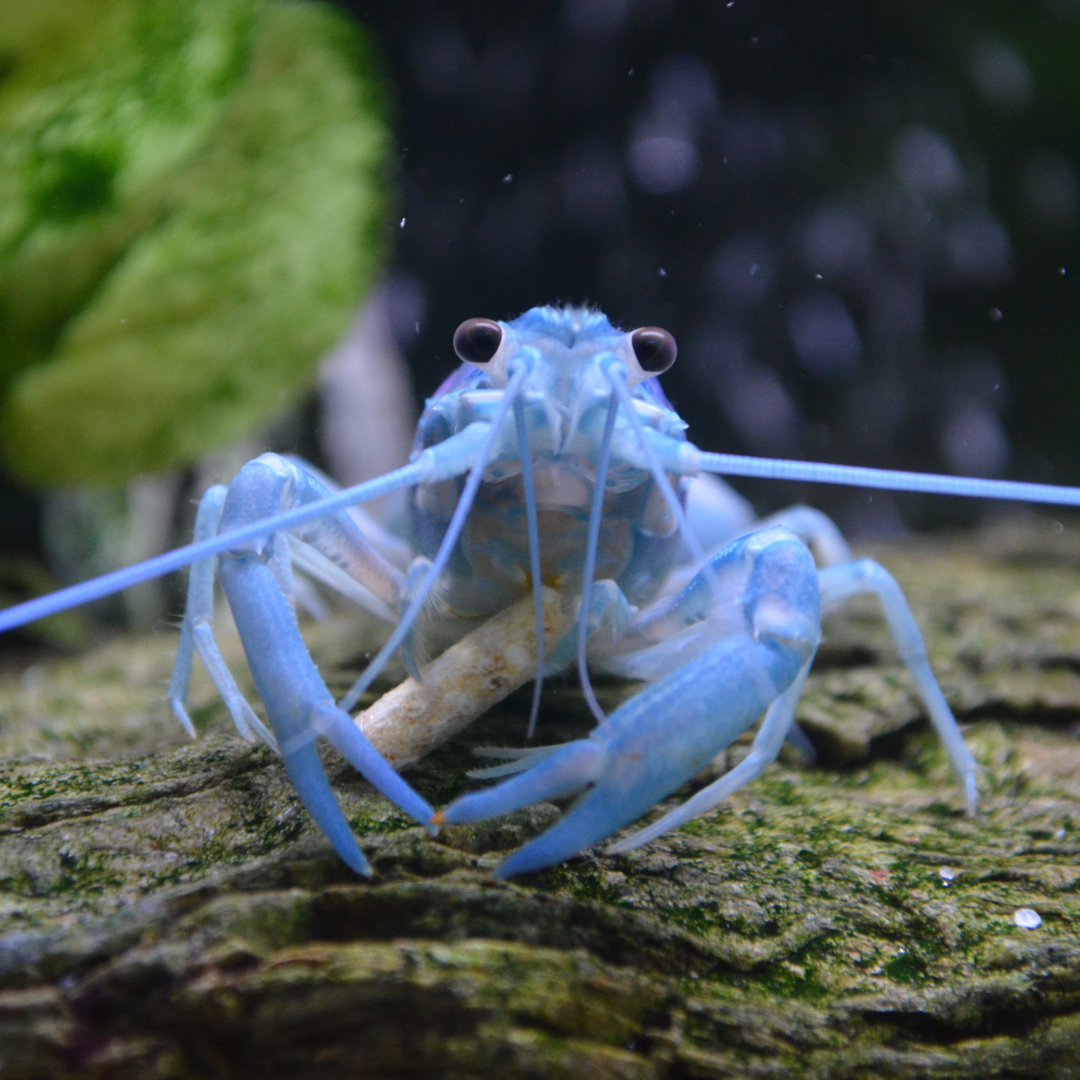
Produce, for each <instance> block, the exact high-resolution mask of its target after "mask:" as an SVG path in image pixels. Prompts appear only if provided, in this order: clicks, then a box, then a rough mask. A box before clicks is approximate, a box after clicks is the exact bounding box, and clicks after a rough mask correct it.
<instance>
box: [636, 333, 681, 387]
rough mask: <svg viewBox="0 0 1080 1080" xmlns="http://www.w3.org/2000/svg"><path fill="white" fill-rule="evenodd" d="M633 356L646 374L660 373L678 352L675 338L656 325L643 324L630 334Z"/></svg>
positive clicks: (671, 362) (667, 366)
mask: <svg viewBox="0 0 1080 1080" xmlns="http://www.w3.org/2000/svg"><path fill="white" fill-rule="evenodd" d="M630 343H631V344H632V345H633V347H634V356H636V357H637V362H638V363H639V364H640V365H641V370H642V371H644V372H645V373H646V374H647V375H662V374H663V373H664V372H665V371H667V369H668V368H669V367H671V365H672V364H674V363H675V357H676V356H677V355H678V353H679V349H678V346H677V345H676V344H675V339H674V338H673V337H672V336H671V335H670V334H669V333H668V332H667V331H666V330H661V329H660V327H658V326H643V327H642V328H641V329H640V330H635V331H634V332H633V334H631V335H630Z"/></svg>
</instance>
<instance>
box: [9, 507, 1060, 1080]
mask: <svg viewBox="0 0 1080 1080" xmlns="http://www.w3.org/2000/svg"><path fill="white" fill-rule="evenodd" d="M874 554H877V555H878V557H879V558H881V560H882V561H883V562H884V563H885V564H886V565H887V566H888V567H889V568H890V569H892V570H893V572H894V573H895V574H896V576H897V577H898V579H899V580H900V581H901V584H902V585H904V587H905V588H906V590H907V591H908V595H909V596H910V597H911V601H912V606H913V608H914V610H915V613H916V616H917V618H918V619H919V622H920V624H921V625H922V626H923V627H924V629H925V631H926V634H927V641H928V646H929V650H930V654H931V657H932V659H933V661H934V663H935V666H936V667H937V669H938V671H939V672H940V673H941V677H942V684H943V686H944V688H945V691H946V694H947V696H948V697H949V699H950V701H951V703H952V704H953V706H954V708H955V709H956V710H957V712H958V715H959V717H960V720H961V722H962V724H963V725H964V727H965V733H966V737H967V739H968V742H969V745H970V746H971V748H972V750H973V752H974V753H975V755H976V757H977V759H978V760H979V762H980V764H981V765H982V767H983V774H982V779H981V785H982V797H983V810H982V812H981V813H980V815H979V816H978V817H977V818H974V819H970V818H967V817H965V816H964V814H963V812H962V809H961V805H962V802H961V798H960V793H959V791H958V787H957V784H956V782H955V780H954V778H953V777H952V776H951V775H950V773H949V769H948V764H947V761H946V760H945V757H944V754H943V753H942V751H941V749H940V747H939V746H938V744H937V742H936V741H935V739H934V737H933V735H932V733H931V732H930V731H929V730H928V728H927V726H926V724H925V722H924V721H923V719H922V717H921V713H920V709H919V707H918V704H917V702H916V700H915V699H914V697H913V691H912V689H911V684H910V681H909V680H908V678H907V676H906V675H905V674H904V673H903V671H902V669H901V668H900V667H899V666H898V665H897V664H896V654H895V650H894V649H893V648H892V646H891V645H890V644H889V641H888V638H887V635H886V633H885V631H884V629H883V626H882V624H881V622H880V620H879V618H878V617H877V616H876V614H875V613H874V611H873V606H872V605H866V606H865V607H862V606H860V607H859V608H857V609H852V610H851V612H850V613H848V614H846V615H843V616H839V617H836V618H833V619H831V620H830V621H829V622H828V623H827V624H826V633H827V637H828V641H827V645H826V647H825V648H824V649H823V653H822V658H821V664H820V665H819V668H818V670H817V672H816V673H815V674H814V676H813V677H812V680H811V685H810V687H809V689H808V692H807V695H806V698H805V701H804V703H803V705H802V706H801V708H800V713H799V715H800V719H801V721H802V723H803V725H804V727H805V729H806V730H807V731H808V732H809V734H810V735H811V737H812V739H813V740H814V742H815V744H816V745H817V747H818V749H819V752H820V754H821V761H820V763H819V764H818V765H817V766H815V767H813V768H807V767H804V766H801V765H800V764H799V763H797V762H796V761H795V760H794V758H790V759H788V758H787V757H785V759H784V760H783V761H781V762H780V763H778V764H777V765H775V766H774V767H772V768H771V769H770V770H769V771H768V773H767V774H766V776H765V777H764V778H762V779H761V780H760V781H758V782H756V783H754V784H752V785H750V786H749V787H748V788H745V789H744V790H742V791H741V792H739V793H737V794H736V795H735V796H734V797H733V798H731V799H730V800H728V802H727V803H725V804H724V806H723V807H722V808H721V809H720V810H719V811H718V812H716V813H714V814H711V815H708V816H706V817H704V818H701V819H698V820H697V821H695V822H694V823H692V824H691V825H689V826H687V827H685V828H683V829H682V830H680V831H678V832H676V833H674V834H671V835H669V836H666V837H664V838H662V839H661V840H660V841H657V842H655V843H653V844H651V845H649V846H648V847H646V848H644V849H641V850H639V851H636V852H634V853H632V854H630V855H628V856H622V857H615V858H608V857H604V856H603V855H602V854H601V853H600V851H599V850H594V851H592V852H588V853H586V854H585V855H583V856H582V857H580V858H578V859H575V860H572V861H570V862H568V863H566V864H564V865H562V866H559V867H556V868H554V869H552V870H549V871H547V872H545V873H542V874H538V875H534V876H532V877H528V878H524V879H521V880H518V881H515V882H512V883H496V882H494V881H493V879H492V878H491V876H490V871H491V870H492V868H493V867H494V866H495V865H496V864H497V862H498V860H499V859H500V858H501V857H502V855H503V854H504V853H505V852H506V851H508V850H510V849H512V848H513V847H514V846H516V845H517V844H519V843H521V842H522V841H523V840H524V839H525V838H527V837H529V836H531V835H534V834H536V833H537V832H539V831H540V830H542V829H543V828H546V827H547V826H548V825H549V824H550V823H551V822H553V821H554V820H555V819H556V818H557V816H558V814H559V810H558V809H557V808H556V807H553V806H549V805H541V806H538V807H536V808H534V809H532V810H531V811H529V812H526V813H521V814H518V815H513V816H511V817H509V818H506V819H501V820H497V821H494V822H489V823H486V824H484V825H481V826H477V827H475V828H464V827H462V828H455V829H447V830H445V831H444V833H443V835H442V836H441V837H440V838H439V839H438V840H437V841H436V840H431V839H429V838H428V837H427V836H426V834H424V833H423V832H422V831H421V830H420V829H418V828H416V827H414V826H413V825H412V824H411V823H410V822H409V821H408V820H407V819H405V818H404V817H402V815H400V814H399V813H397V812H396V811H395V810H394V809H392V808H391V807H390V806H389V804H388V803H386V802H385V801H384V800H383V799H381V798H379V797H377V796H375V795H374V794H373V793H372V791H371V789H370V788H368V787H367V785H366V784H365V783H364V782H363V781H361V780H359V779H358V777H357V776H356V775H355V773H353V772H352V770H351V769H349V768H348V767H347V766H345V765H344V764H343V763H342V762H341V761H340V760H339V759H337V758H335V757H334V756H333V755H331V754H327V755H326V757H325V760H326V763H327V766H328V771H329V773H330V776H331V780H332V782H333V784H334V787H335V790H336V792H337V794H338V796H339V798H340V800H341V803H342V805H343V807H344V809H345V813H346V815H347V817H348V818H349V820H350V822H351V823H352V825H353V828H354V829H355V830H356V832H357V834H358V835H359V836H360V837H361V843H362V846H363V847H364V848H365V850H366V851H367V853H368V855H369V857H370V858H371V860H372V863H373V865H374V867H375V871H376V874H375V878H374V880H373V881H372V882H365V881H358V880H356V879H355V878H353V877H352V876H351V875H350V874H349V872H348V871H347V870H346V869H345V868H344V866H343V865H342V864H341V863H340V862H339V861H338V860H337V859H336V858H335V856H334V855H333V853H332V852H331V851H330V849H329V847H328V845H327V844H326V842H325V841H324V840H323V839H322V838H321V837H320V836H319V834H318V833H317V832H316V830H315V829H314V828H313V826H312V825H311V823H310V821H309V820H308V818H307V817H306V815H305V814H304V812H303V811H302V810H301V808H300V807H299V805H298V803H297V800H296V799H295V797H294V795H293V793H292V791H291V789H290V788H289V786H288V784H287V783H286V781H285V778H284V775H283V772H282V769H281V767H280V764H279V763H278V761H277V760H276V759H275V758H274V757H273V756H272V755H271V754H270V753H269V752H268V751H266V750H264V749H261V748H250V747H248V746H246V745H245V744H243V743H241V742H239V741H238V740H237V739H236V738H235V736H234V735H232V734H231V733H230V730H229V727H228V723H227V717H226V714H225V710H224V708H223V707H222V706H221V705H220V704H219V703H218V702H217V701H216V700H215V698H214V695H213V694H212V692H211V690H210V688H209V687H208V686H207V685H206V684H205V682H203V683H199V684H198V685H197V686H196V687H195V689H194V691H193V695H192V704H193V710H194V714H195V716H196V720H197V722H198V724H199V726H200V728H201V729H202V737H201V738H200V740H199V741H198V742H197V743H195V744H187V743H184V742H183V739H182V736H181V735H180V733H178V732H177V731H176V730H175V729H174V726H173V722H172V721H171V720H170V719H169V717H168V716H167V714H166V709H165V707H164V702H163V701H162V700H161V695H162V693H163V680H164V679H165V678H166V677H167V673H168V669H169V665H170V661H171V651H172V647H173V637H172V635H171V634H169V633H166V632H162V633H159V634H156V635H153V636H151V637H148V638H138V639H136V638H124V639H117V640H114V641H110V642H107V643H103V644H102V645H100V646H99V647H98V648H97V649H96V650H94V651H92V652H90V653H87V654H85V655H83V656H81V657H78V658H75V659H70V658H69V659H54V660H47V661H41V662H39V663H38V664H37V665H35V666H34V667H32V668H31V669H30V670H29V671H28V672H25V673H23V674H22V675H21V676H20V675H19V674H17V673H12V674H9V675H5V676H3V677H0V716H2V720H0V750H2V752H3V753H4V754H5V755H6V757H5V759H4V762H3V767H2V770H0V890H2V891H0V1077H3V1078H5V1080H7V1078H9V1077H20V1078H21V1077H38V1076H42V1077H44V1076H50V1077H57V1076H59V1077H62V1076H68V1075H70V1076H76V1075H77V1076H102V1077H105V1076H108V1077H133V1078H135V1077H138V1078H142V1077H165V1076H168V1077H172V1076H177V1077H186V1076H221V1077H230V1076H237V1077H239V1076H259V1077H265V1078H270V1077H286V1076H288V1077H292V1076H320V1077H338V1076H341V1077H363V1076H373V1077H374V1076H377V1077H384V1076H385V1077H392V1076H425V1077H428V1076H431V1077H481V1076H484V1077H487V1076H491V1075H499V1076H501V1077H562V1076H566V1077H579V1076H588V1077H618V1078H628V1077H634V1078H636V1077H642V1078H645V1077H649V1078H653V1077H656V1078H661V1077H665V1078H667V1077H670V1078H680V1080H681V1078H685V1077H725V1078H726V1077H762V1078H766V1077H767V1078H779V1077H821V1078H826V1077H828V1078H833V1077H836V1078H839V1077H845V1078H846V1077H852V1078H855V1077H858V1078H860V1080H862V1078H867V1077H905V1078H909V1077H928V1078H929V1077H969V1076H980V1077H985V1078H990V1077H1010V1078H1012V1077H1028V1076H1030V1077H1056V1078H1066V1077H1076V1076H1080V739H1078V737H1077V728H1076V725H1077V721H1078V718H1080V674H1078V673H1077V670H1076V669H1077V664H1076V656H1077V646H1078V645H1080V618H1078V616H1080V530H1078V529H1073V528H1067V529H1065V530H1064V532H1061V533H1058V532H1055V531H1054V529H1053V527H1052V526H1049V525H1048V526H1046V527H1043V526H1038V525H1036V526H1020V527H1015V528H1011V529H999V530H997V531H996V532H994V533H991V534H982V535H980V536H976V535H974V534H972V535H966V536H960V537H956V538H951V539H946V540H935V541H932V542H931V541H918V542H912V544H911V545H910V546H906V547H903V548H890V549H884V548H883V549H880V550H878V551H877V552H876V553H874ZM341 631H342V627H341V626H329V627H323V628H319V630H318V632H317V633H316V634H315V635H314V637H315V651H316V654H317V656H318V658H319V660H320V663H321V665H322V667H323V670H324V672H325V673H326V674H327V675H328V678H329V681H330V682H331V683H332V684H333V685H335V686H337V685H341V686H344V685H345V684H346V683H347V682H348V681H349V680H350V678H351V677H352V675H353V674H354V673H355V670H356V663H357V661H358V659H359V656H360V655H362V654H363V652H365V651H366V650H367V649H369V648H370V646H371V642H370V641H365V640H363V639H361V638H348V637H345V636H343V634H342V632H341ZM222 638H223V640H224V645H225V650H226V652H227V653H228V655H229V656H230V659H231V660H232V661H233V662H234V668H240V666H241V665H239V663H238V662H237V661H238V657H237V645H236V642H235V639H233V638H231V637H230V635H229V634H228V633H227V632H223V634H222ZM601 690H602V693H603V694H604V695H606V698H607V703H608V705H609V706H611V705H614V703H615V702H616V700H618V699H619V698H621V697H622V696H624V695H625V694H626V693H628V692H629V691H630V690H631V687H629V686H627V685H623V684H616V683H609V684H606V685H604V686H602V687H601ZM527 709H528V704H527V696H519V697H515V698H512V699H510V700H509V701H508V702H507V703H506V705H505V706H504V707H502V708H500V709H498V710H496V711H495V712H494V713H492V714H490V715H489V716H487V717H485V718H484V719H483V720H482V721H480V722H479V723H478V724H477V725H476V726H475V728H474V729H472V730H470V731H469V732H467V733H466V735H465V737H463V738H461V739H459V740H458V741H456V742H455V743H453V744H451V745H449V746H447V747H446V748H444V749H443V750H440V751H439V752H437V753H436V754H434V755H432V756H431V757H430V758H428V759H426V760H425V761H424V762H422V763H421V764H420V765H419V766H418V767H416V768H415V769H414V770H412V772H411V774H410V777H411V779H412V781H413V782H414V783H415V784H416V786H417V787H418V788H419V789H420V790H421V791H422V792H423V793H424V794H425V795H426V796H427V797H428V798H429V799H430V800H431V801H432V802H433V803H436V804H440V805H441V804H443V803H445V802H446V801H447V800H448V799H450V798H451V797H452V796H453V795H454V794H456V793H458V792H459V791H461V790H464V789H465V788H466V787H467V786H468V785H469V784H470V783H471V782H470V781H469V780H468V779H466V778H465V777H464V771H465V769H466V768H468V767H469V766H470V764H472V763H474V761H475V759H473V758H472V757H471V756H470V753H469V750H470V748H471V747H472V746H474V745H482V744H490V743H492V742H501V743H510V744H514V743H516V742H519V741H520V739H521V737H522V735H523V731H524V725H525V719H526V716H527ZM588 726H589V725H588V719H587V712H586V710H585V709H584V708H583V706H582V703H581V700H580V695H579V694H578V691H577V688H576V687H575V686H573V685H570V684H565V685H561V686H554V687H552V688H551V690H550V692H549V694H548V697H547V706H546V709H545V713H544V718H543V719H542V728H541V737H542V738H543V739H544V740H545V741H556V740H559V739H563V738H567V737H571V736H574V735H576V734H580V733H581V732H582V731H584V730H586V729H587V728H588ZM742 752H745V749H744V747H743V746H740V745H736V746H735V747H733V748H732V750H731V751H730V752H729V762H730V761H731V760H734V759H735V758H737V756H738V755H739V754H740V753H742ZM699 783H700V781H699ZM685 794H686V792H685V791H684V792H680V793H679V797H680V798H681V797H684V796H685ZM1021 909H1032V910H1033V911H1035V912H1037V913H1038V915H1039V916H1040V919H1041V924H1040V925H1039V926H1038V927H1037V928H1035V929H1024V928H1023V927H1022V926H1021V925H1018V922H1017V918H1016V913H1017V912H1018V911H1020V910H1021ZM1021 921H1023V920H1022V919H1021Z"/></svg>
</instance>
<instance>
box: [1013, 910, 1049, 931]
mask: <svg viewBox="0 0 1080 1080" xmlns="http://www.w3.org/2000/svg"><path fill="white" fill-rule="evenodd" d="M1013 922H1014V923H1016V925H1017V926H1019V927H1022V928H1023V929H1024V930H1036V929H1038V928H1039V927H1040V926H1042V916H1041V915H1040V914H1039V913H1038V912H1037V911H1035V910H1034V908H1029V907H1022V908H1017V910H1016V912H1015V913H1014V914H1013Z"/></svg>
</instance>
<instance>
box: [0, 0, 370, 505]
mask: <svg viewBox="0 0 1080 1080" xmlns="http://www.w3.org/2000/svg"><path fill="white" fill-rule="evenodd" d="M383 105H384V102H383V98H382V92H381V87H380V82H379V79H378V73H377V65H376V63H375V61H374V58H373V55H372V52H371V49H370V47H369V45H368V43H367V41H366V39H365V37H364V36H363V34H362V32H361V30H360V29H359V28H358V27H357V26H356V25H354V24H353V23H351V22H350V21H348V20H347V19H346V18H345V17H344V16H342V15H340V14H339V13H337V12H335V11H333V10H332V9H330V8H328V7H326V6H322V5H319V4H313V3H298V2H289V0H3V3H0V452H2V455H3V459H4V462H5V464H6V467H7V468H8V469H9V470H10V471H11V473H13V474H14V475H15V476H16V477H17V478H18V479H20V480H22V481H24V482H26V483H29V484H32V485H37V486H43V487H51V486H65V485H73V484H92V485H116V484H120V483H123V482H125V481H127V480H128V479H130V478H131V477H133V476H136V475H139V474H144V473H150V472H155V471H157V470H161V469H166V468H169V467H172V466H176V465H182V464H186V463H189V462H191V461H193V460H195V459H196V458H197V457H198V456H199V455H201V454H203V453H205V452H206V451H208V450H210V449H212V448H215V447H218V446H222V445H225V444H227V443H229V442H231V441H233V440H235V439H237V438H238V437H240V436H242V435H243V434H245V433H246V432H249V431H251V430H253V429H254V428H256V427H258V426H259V425H260V424H262V423H264V422H265V421H266V420H268V419H269V418H270V417H272V416H274V415H275V414H278V413H280V412H282V411H283V410H284V409H286V408H287V407H288V406H289V405H291V404H293V403H295V402H296V401H297V400H298V398H299V397H300V396H302V394H303V393H304V392H305V391H306V390H307V388H308V387H309V386H310V384H311V380H312V378H313V376H314V372H315V365H316V363H317V361H318V359H319V357H320V355H321V354H322V353H323V352H324V351H325V350H326V349H328V348H329V347H330V346H331V345H333V344H334V342H335V341H336V340H337V338H338V337H339V336H340V334H341V333H342V331H343V330H344V329H345V327H346V325H347V323H348V321H349V319H350V317H351V316H352V315H353V313H354V312H355V309H356V306H357V303H358V302H359V300H360V297H361V295H362V293H363V291H364V288H365V287H366V285H367V284H368V282H369V281H370V280H371V278H372V276H373V274H374V272H375V270H376V268H377V265H378V263H379V258H380V254H381V251H382V248H383V238H384V229H383V222H384V209H385V206H386V183H385V173H384V165H385V161H386V156H387V155H386V152H387V148H388V145H389V134H388V130H387V127H386V125H385V121H384V107H383Z"/></svg>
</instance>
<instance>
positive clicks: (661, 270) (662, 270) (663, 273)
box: [658, 266, 667, 277]
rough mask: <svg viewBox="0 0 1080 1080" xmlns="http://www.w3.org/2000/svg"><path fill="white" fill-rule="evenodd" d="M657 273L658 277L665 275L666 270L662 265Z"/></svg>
mask: <svg viewBox="0 0 1080 1080" xmlns="http://www.w3.org/2000/svg"><path fill="white" fill-rule="evenodd" d="M658 273H659V274H660V277H667V271H666V270H665V269H664V268H663V267H662V266H661V267H660V270H659V271H658Z"/></svg>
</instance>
